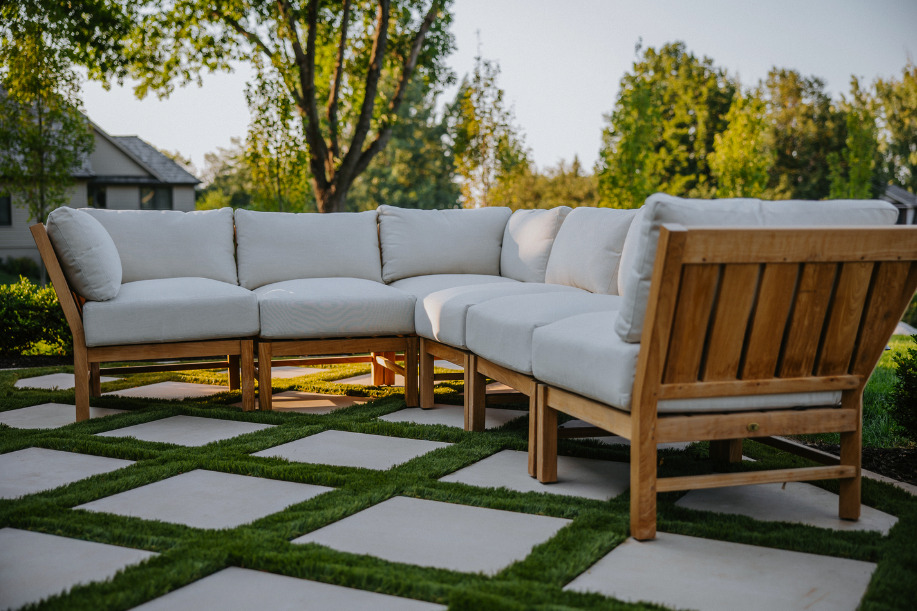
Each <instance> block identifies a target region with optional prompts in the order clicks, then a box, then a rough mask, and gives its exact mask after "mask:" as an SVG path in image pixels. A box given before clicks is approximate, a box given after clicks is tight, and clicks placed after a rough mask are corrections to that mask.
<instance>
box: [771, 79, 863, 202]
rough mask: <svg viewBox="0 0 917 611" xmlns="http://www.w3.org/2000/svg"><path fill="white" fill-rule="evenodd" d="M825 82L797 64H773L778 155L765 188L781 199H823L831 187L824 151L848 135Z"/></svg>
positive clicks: (839, 146) (833, 148)
mask: <svg viewBox="0 0 917 611" xmlns="http://www.w3.org/2000/svg"><path fill="white" fill-rule="evenodd" d="M824 88H825V84H824V82H822V81H821V79H818V78H815V77H808V78H806V77H803V76H801V75H800V74H799V73H798V72H796V71H795V70H783V69H777V68H774V69H773V70H771V71H770V73H769V74H768V77H767V81H766V91H765V93H766V96H767V102H768V104H769V107H770V109H771V125H772V129H773V130H774V131H773V135H774V136H773V137H774V149H775V154H776V157H775V159H774V165H773V166H772V167H771V179H770V183H769V189H770V192H771V194H772V195H773V196H774V197H776V198H779V199H786V198H795V199H823V198H825V197H827V196H828V194H829V192H830V183H831V176H830V167H829V164H828V157H829V155H831V154H832V153H836V154H840V152H841V150H842V149H843V148H844V141H845V139H846V133H845V132H846V122H845V120H844V117H843V114H842V113H840V112H837V111H836V110H835V109H834V108H832V105H831V98H830V97H829V96H828V94H826V93H825V91H824Z"/></svg>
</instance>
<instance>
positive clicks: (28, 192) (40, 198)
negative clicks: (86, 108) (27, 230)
mask: <svg viewBox="0 0 917 611" xmlns="http://www.w3.org/2000/svg"><path fill="white" fill-rule="evenodd" d="M0 88H2V91H0V182H2V184H3V186H4V187H5V189H7V190H9V191H10V192H11V193H13V194H15V195H17V196H18V197H17V200H19V199H21V200H22V203H24V204H25V205H26V206H28V210H29V217H30V219H32V220H35V221H44V219H45V217H46V216H47V214H48V212H50V211H51V210H53V209H54V208H57V207H58V206H61V205H63V204H64V203H66V202H67V201H69V196H68V193H67V188H68V187H69V186H70V185H72V184H73V178H72V174H73V172H74V170H77V169H78V168H79V167H80V166H81V165H82V163H83V161H84V159H85V157H86V156H87V155H88V154H89V153H90V152H91V151H92V147H93V144H94V139H93V134H92V129H91V127H90V125H89V122H88V121H87V119H86V118H85V116H83V114H82V113H81V112H80V111H79V103H80V102H79V98H78V92H79V81H78V79H77V76H76V74H75V73H74V71H73V70H72V69H71V67H70V65H69V62H68V61H67V60H66V59H65V57H64V56H63V54H62V53H61V52H60V49H58V48H56V47H55V46H54V45H53V42H52V41H51V40H49V37H48V35H47V34H45V33H43V32H42V28H41V25H40V24H37V23H33V24H29V25H27V26H25V27H24V28H23V29H22V30H19V31H17V32H15V33H12V32H4V35H3V38H2V39H0Z"/></svg>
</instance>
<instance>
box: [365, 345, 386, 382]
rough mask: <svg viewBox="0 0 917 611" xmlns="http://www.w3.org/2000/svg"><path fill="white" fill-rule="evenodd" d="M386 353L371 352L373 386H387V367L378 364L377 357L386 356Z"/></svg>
mask: <svg viewBox="0 0 917 611" xmlns="http://www.w3.org/2000/svg"><path fill="white" fill-rule="evenodd" d="M385 354H386V353H384V352H370V353H369V355H370V356H371V357H372V365H371V369H372V382H373V386H384V385H385V371H386V370H385V367H383V366H382V365H380V364H379V363H378V362H376V357H377V356H383V357H384V356H385Z"/></svg>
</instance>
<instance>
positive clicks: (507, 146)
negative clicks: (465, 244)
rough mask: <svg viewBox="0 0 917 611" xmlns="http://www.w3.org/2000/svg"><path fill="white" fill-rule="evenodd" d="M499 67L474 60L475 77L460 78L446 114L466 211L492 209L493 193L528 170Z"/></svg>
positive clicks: (521, 141) (478, 58)
mask: <svg viewBox="0 0 917 611" xmlns="http://www.w3.org/2000/svg"><path fill="white" fill-rule="evenodd" d="M499 76H500V66H499V65H498V64H497V63H496V62H492V61H490V60H486V59H483V58H482V57H481V56H478V57H476V58H475V64H474V72H473V73H472V75H471V77H470V78H469V77H467V76H466V77H465V78H464V79H463V80H462V84H461V86H460V87H459V90H458V93H457V94H456V96H455V100H454V101H453V102H452V104H451V105H450V107H449V109H448V111H447V118H448V122H449V137H450V139H451V142H452V153H453V155H454V156H455V168H456V172H457V173H458V175H459V177H460V179H461V186H462V204H463V205H464V206H465V207H466V208H477V207H482V206H492V205H495V204H494V201H493V195H492V191H493V190H494V189H495V188H497V187H498V186H499V185H501V184H506V183H507V182H510V181H514V180H516V179H517V178H519V177H520V176H523V175H524V174H525V173H526V171H528V169H529V165H530V162H529V158H528V152H527V151H526V149H525V144H524V142H523V139H522V137H521V136H520V135H519V133H518V131H519V129H518V127H516V126H515V125H514V122H515V117H514V115H513V112H512V109H510V108H507V106H506V103H505V101H504V99H503V98H504V91H503V89H501V88H500V86H499V84H498V83H497V79H498V78H499Z"/></svg>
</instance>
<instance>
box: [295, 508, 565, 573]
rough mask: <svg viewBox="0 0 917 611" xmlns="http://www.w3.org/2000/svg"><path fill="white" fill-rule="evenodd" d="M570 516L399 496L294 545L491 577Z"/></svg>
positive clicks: (552, 532) (525, 554)
mask: <svg viewBox="0 0 917 611" xmlns="http://www.w3.org/2000/svg"><path fill="white" fill-rule="evenodd" d="M569 522H570V520H565V519H562V518H552V517H548V516H536V515H531V514H527V513H515V512H512V511H500V510H497V509H486V508H483V507H469V506H467V505H456V504H453V503H442V502H439V501H426V500H422V499H413V498H406V497H395V498H391V499H389V500H387V501H384V502H382V503H379V504H378V505H374V506H372V507H370V508H369V509H366V510H364V511H361V512H359V513H356V514H354V515H352V516H349V517H346V518H344V519H343V520H340V521H338V522H335V523H334V524H330V525H328V526H325V527H324V528H320V529H318V530H316V531H314V532H311V533H309V534H307V535H304V536H302V537H299V538H298V539H294V540H293V543H318V544H320V545H325V546H328V547H331V548H333V549H336V550H340V551H344V552H350V553H352V554H369V555H371V556H376V557H379V558H382V559H383V560H389V561H392V562H404V563H407V564H416V565H420V566H432V567H436V568H441V569H448V570H453V571H468V572H481V573H486V574H488V575H493V574H495V573H497V572H499V571H500V570H502V569H504V568H506V567H507V566H509V565H510V564H512V563H513V562H516V561H517V560H522V559H523V558H525V557H526V556H528V555H529V553H530V552H531V551H532V548H533V547H535V546H536V545H539V544H540V543H544V542H545V541H547V540H548V539H550V538H551V537H553V536H554V535H555V533H557V531H558V530H560V529H561V528H563V527H564V526H566V525H567V524H569Z"/></svg>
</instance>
